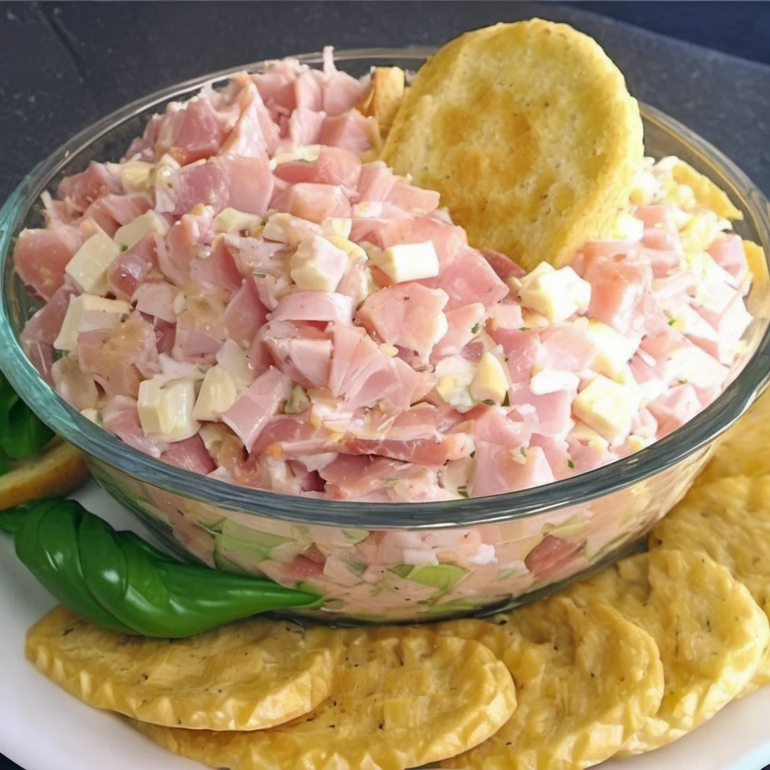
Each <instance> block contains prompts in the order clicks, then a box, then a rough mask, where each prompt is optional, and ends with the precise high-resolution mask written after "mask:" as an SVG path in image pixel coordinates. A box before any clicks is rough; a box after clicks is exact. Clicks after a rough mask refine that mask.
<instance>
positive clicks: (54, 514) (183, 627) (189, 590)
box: [0, 499, 321, 639]
mask: <svg viewBox="0 0 770 770" xmlns="http://www.w3.org/2000/svg"><path fill="white" fill-rule="evenodd" d="M0 530H4V531H6V532H12V533H14V534H15V547H16V555H17V556H18V557H19V560H20V561H21V562H22V563H23V564H24V566H26V567H27V569H29V571H30V572H32V574H33V575H34V576H35V577H36V578H37V579H38V580H39V581H40V583H42V584H43V586H45V588H47V589H48V590H49V591H50V592H51V593H52V594H53V595H54V596H55V597H56V598H57V599H58V600H59V601H60V602H61V603H62V604H64V605H66V606H67V607H69V608H70V609H71V610H73V612H75V613H77V614H78V615H80V616H81V617H83V618H85V619H86V620H90V621H91V622H93V623H97V624H98V625H100V626H104V627H105V628H109V629H112V630H113V631H118V632H121V633H125V634H140V635H144V636H157V637H165V638H175V639H179V638H183V637H186V636H192V635H193V634H198V633H201V632H203V631H207V630H209V629H211V628H215V627H217V626H221V625H223V624H225V623H229V622H231V621H233V620H239V619H241V618H245V617H249V616H251V615H256V614H259V613H261V612H267V611H270V610H278V609H287V608H290V607H309V606H317V605H318V604H319V603H320V602H321V597H319V596H317V595H315V594H311V593H307V592H305V591H298V590H295V589H291V588H284V587H283V586H281V585H278V584H277V583H273V582H271V581H269V580H260V579H258V578H250V577H245V576H242V575H233V574H230V573H227V572H220V571H218V570H213V569H209V568H208V567H204V566H198V565H194V564H184V563H182V562H178V561H176V560H175V559H173V558H172V557H171V556H168V555H167V554H165V553H163V552H162V551H159V550H158V549H157V548H154V547H153V546H151V545H150V544H149V543H146V542H145V541H144V540H142V539H141V538H140V537H138V536H137V535H135V534H134V533H133V532H116V531H115V530H114V529H113V528H112V527H111V526H110V525H109V524H108V523H107V522H106V521H104V520H103V519H100V518H99V517H98V516H94V515H93V514H91V513H89V512H88V511H86V510H85V509H84V508H83V507H82V506H81V505H80V504H79V503H77V502H75V501H74V500H57V499H48V500H37V501H34V502H32V503H26V504H24V505H22V506H19V507H17V508H14V509H11V510H10V511H7V512H4V513H0Z"/></svg>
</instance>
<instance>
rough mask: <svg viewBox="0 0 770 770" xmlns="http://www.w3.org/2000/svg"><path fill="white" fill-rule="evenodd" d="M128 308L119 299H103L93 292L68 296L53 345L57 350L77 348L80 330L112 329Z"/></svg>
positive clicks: (127, 305) (129, 308)
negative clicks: (65, 311)
mask: <svg viewBox="0 0 770 770" xmlns="http://www.w3.org/2000/svg"><path fill="white" fill-rule="evenodd" d="M130 310H131V305H129V304H128V302H123V300H119V299H104V297H97V296H95V295H94V294H81V295H80V296H78V297H70V303H69V307H68V308H67V313H66V315H65V316H64V321H63V322H62V325H61V329H60V330H59V336H58V337H57V338H56V339H55V340H54V343H53V346H54V347H55V348H56V349H57V350H70V351H72V350H77V346H78V335H79V334H80V333H81V332H89V331H95V330H97V329H114V328H115V327H116V326H117V325H118V324H119V323H120V322H121V320H122V319H123V317H124V316H125V315H126V314H127V313H128V312H129V311H130Z"/></svg>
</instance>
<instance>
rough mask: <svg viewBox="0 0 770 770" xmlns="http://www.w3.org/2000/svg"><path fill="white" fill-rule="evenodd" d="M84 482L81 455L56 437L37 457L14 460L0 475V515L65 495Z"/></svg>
mask: <svg viewBox="0 0 770 770" xmlns="http://www.w3.org/2000/svg"><path fill="white" fill-rule="evenodd" d="M86 478H88V467H87V466H86V461H85V459H84V458H83V455H82V454H81V453H80V452H79V451H78V450H77V449H75V447H73V446H71V445H70V444H67V443H66V442H65V441H62V440H61V439H60V438H58V437H57V438H55V439H54V440H53V441H51V443H50V444H48V446H47V447H46V448H45V449H44V450H43V452H42V453H41V454H40V455H39V456H38V457H34V458H32V459H29V460H14V461H12V462H11V467H10V469H9V470H8V472H7V473H3V474H0V511H3V510H5V509H6V508H13V506H15V505H21V504H22V503H26V502H27V501H28V500H34V499H36V498H40V497H53V496H54V495H66V494H67V493H68V492H71V491H72V490H73V489H75V487H78V486H79V485H80V484H82V483H83V482H84V481H85V480H86ZM0 515H2V514H1V513H0Z"/></svg>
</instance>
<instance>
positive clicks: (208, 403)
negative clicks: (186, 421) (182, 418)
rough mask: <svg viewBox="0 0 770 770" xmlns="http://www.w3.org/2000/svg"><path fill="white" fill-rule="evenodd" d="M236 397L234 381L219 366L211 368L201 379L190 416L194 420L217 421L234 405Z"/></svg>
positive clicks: (237, 391) (237, 390)
mask: <svg viewBox="0 0 770 770" xmlns="http://www.w3.org/2000/svg"><path fill="white" fill-rule="evenodd" d="M238 395H239V389H238V385H237V384H236V382H235V379H234V378H233V377H232V376H231V375H230V374H229V373H228V372H226V371H225V370H224V369H223V368H222V367H221V366H219V365H217V366H212V367H211V369H209V370H208V371H207V372H206V376H205V377H204V378H203V384H202V385H201V390H200V393H199V394H198V399H197V401H196V402H195V407H194V408H193V410H192V416H193V417H194V418H195V419H196V420H209V421H214V420H218V419H220V418H221V417H222V413H223V412H226V411H227V410H228V409H229V408H230V407H231V406H232V405H233V404H234V403H235V400H236V399H237V398H238Z"/></svg>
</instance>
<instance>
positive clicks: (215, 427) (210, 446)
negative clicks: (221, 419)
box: [198, 422, 232, 457]
mask: <svg viewBox="0 0 770 770" xmlns="http://www.w3.org/2000/svg"><path fill="white" fill-rule="evenodd" d="M198 435H199V436H200V437H201V441H203V446H205V447H206V451H207V452H208V453H209V454H210V455H211V456H212V457H216V455H217V453H218V452H219V450H220V449H221V448H222V444H224V442H225V439H226V438H227V437H228V436H231V435H232V433H230V431H229V430H228V429H227V428H225V426H224V425H221V424H220V423H214V422H209V423H206V424H205V425H201V427H200V430H199V431H198Z"/></svg>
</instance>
